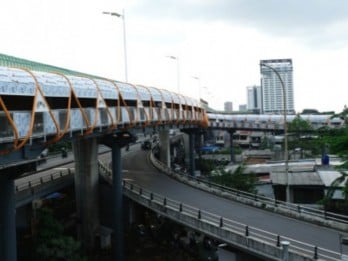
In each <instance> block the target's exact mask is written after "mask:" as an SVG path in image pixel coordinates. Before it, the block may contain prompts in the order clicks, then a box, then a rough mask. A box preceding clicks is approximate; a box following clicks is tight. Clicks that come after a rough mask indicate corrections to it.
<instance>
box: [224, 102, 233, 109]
mask: <svg viewBox="0 0 348 261" xmlns="http://www.w3.org/2000/svg"><path fill="white" fill-rule="evenodd" d="M224 111H225V112H232V111H233V103H232V102H230V101H227V102H225V103H224Z"/></svg>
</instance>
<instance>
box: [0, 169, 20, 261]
mask: <svg viewBox="0 0 348 261" xmlns="http://www.w3.org/2000/svg"><path fill="white" fill-rule="evenodd" d="M0 235H1V236H0V256H1V260H4V261H13V260H17V243H16V240H17V239H16V204H15V185H14V180H13V179H11V178H10V177H9V176H8V175H0Z"/></svg>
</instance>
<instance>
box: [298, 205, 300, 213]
mask: <svg viewBox="0 0 348 261" xmlns="http://www.w3.org/2000/svg"><path fill="white" fill-rule="evenodd" d="M297 211H298V213H301V206H300V205H297Z"/></svg>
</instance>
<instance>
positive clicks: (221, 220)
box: [220, 217, 224, 227]
mask: <svg viewBox="0 0 348 261" xmlns="http://www.w3.org/2000/svg"><path fill="white" fill-rule="evenodd" d="M223 225H224V221H223V217H220V227H223Z"/></svg>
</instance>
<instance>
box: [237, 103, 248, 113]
mask: <svg viewBox="0 0 348 261" xmlns="http://www.w3.org/2000/svg"><path fill="white" fill-rule="evenodd" d="M239 111H240V112H246V111H248V108H247V105H246V104H239Z"/></svg>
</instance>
